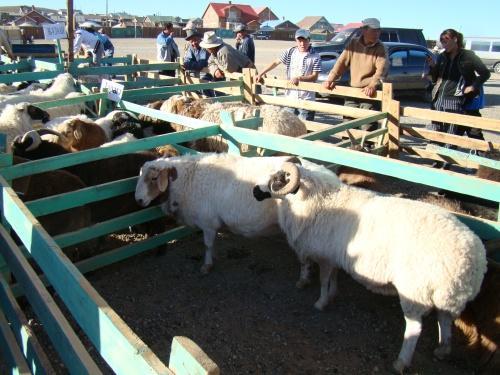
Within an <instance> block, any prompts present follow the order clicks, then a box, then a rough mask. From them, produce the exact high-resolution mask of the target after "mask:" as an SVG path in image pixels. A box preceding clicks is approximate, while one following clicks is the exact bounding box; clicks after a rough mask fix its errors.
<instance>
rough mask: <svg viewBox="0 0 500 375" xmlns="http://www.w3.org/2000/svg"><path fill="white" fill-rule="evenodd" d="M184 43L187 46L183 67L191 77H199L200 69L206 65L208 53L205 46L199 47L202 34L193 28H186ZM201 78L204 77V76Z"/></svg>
mask: <svg viewBox="0 0 500 375" xmlns="http://www.w3.org/2000/svg"><path fill="white" fill-rule="evenodd" d="M186 34H187V36H186V38H185V39H186V41H187V42H188V43H186V45H187V46H188V47H187V49H186V52H185V53H184V60H183V65H184V69H186V70H187V71H189V73H190V75H191V76H193V77H200V72H201V71H202V69H204V68H206V67H208V58H209V56H210V54H209V53H208V51H207V50H206V49H205V48H201V47H200V42H201V37H202V35H201V34H200V33H198V32H196V31H195V30H187V32H186ZM203 79H206V77H204V78H203Z"/></svg>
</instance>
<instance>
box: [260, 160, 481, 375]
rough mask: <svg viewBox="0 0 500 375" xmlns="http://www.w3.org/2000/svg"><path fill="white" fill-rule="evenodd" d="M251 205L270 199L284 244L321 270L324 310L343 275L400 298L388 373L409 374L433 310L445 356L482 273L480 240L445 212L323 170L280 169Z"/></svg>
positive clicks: (266, 176) (267, 176)
mask: <svg viewBox="0 0 500 375" xmlns="http://www.w3.org/2000/svg"><path fill="white" fill-rule="evenodd" d="M261 175H262V180H261V182H260V183H259V184H256V185H255V187H254V190H253V192H254V197H255V198H256V200H259V201H262V200H268V199H271V200H276V201H277V205H278V218H279V224H280V227H281V229H282V231H283V232H284V233H285V235H286V237H287V239H288V243H289V244H290V246H291V247H292V248H293V249H294V250H295V251H296V253H297V254H298V256H299V258H300V259H305V258H308V259H311V260H312V261H314V262H316V263H318V265H319V268H320V281H321V293H320V298H319V299H318V300H317V301H316V303H315V307H316V308H317V309H319V310H323V309H324V308H325V307H326V306H327V304H328V303H329V302H330V301H331V300H332V299H333V297H334V295H335V294H336V292H337V274H338V270H339V269H340V268H341V269H343V270H344V271H346V272H347V273H348V274H350V275H351V276H352V277H353V278H354V279H355V280H357V281H358V282H360V283H361V284H363V285H365V286H366V287H367V288H368V289H370V290H372V291H374V292H378V293H382V294H393V293H396V294H397V295H398V296H399V299H400V304H401V308H402V310H403V314H404V318H405V322H406V328H405V333H404V339H403V344H402V346H401V351H400V353H399V356H398V358H397V360H396V361H395V362H394V363H393V368H394V370H396V371H397V372H403V371H404V370H405V368H407V367H409V366H410V364H411V360H412V357H413V353H414V351H415V347H416V344H417V340H418V338H419V336H420V333H421V330H422V317H423V316H424V315H425V314H427V313H428V312H430V311H431V310H436V311H437V317H438V325H439V332H440V337H439V346H438V347H437V348H436V350H435V351H434V354H435V355H436V356H437V357H438V358H443V357H445V356H446V355H448V354H449V353H450V352H451V334H452V330H451V327H452V322H453V318H456V317H457V316H459V315H460V313H461V312H462V311H463V310H464V308H465V305H466V303H467V302H468V301H471V300H473V299H474V297H475V296H476V295H477V294H478V292H479V290H480V286H481V282H482V280H483V276H484V274H485V272H486V251H485V248H484V246H483V244H482V242H481V240H480V239H479V238H478V237H477V236H476V235H475V234H474V233H473V232H472V231H471V230H470V229H469V228H468V227H467V226H465V224H463V223H461V222H460V221H459V220H458V219H457V218H456V217H455V216H454V215H453V214H451V213H449V212H448V211H446V210H444V209H441V208H439V207H435V206H432V205H429V204H426V203H423V202H418V201H411V200H408V199H402V198H396V197H391V196H383V195H378V194H376V193H374V192H371V191H368V190H364V189H359V188H356V187H352V186H348V185H345V184H343V183H341V182H340V180H339V179H338V177H337V176H336V175H335V174H334V173H333V172H331V171H329V170H328V169H326V168H325V167H322V166H317V168H316V169H305V168H303V167H301V166H297V165H295V164H292V163H282V165H279V166H277V168H276V169H275V170H274V171H273V172H270V173H269V172H264V173H262V174H261Z"/></svg>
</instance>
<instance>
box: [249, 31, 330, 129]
mask: <svg viewBox="0 0 500 375" xmlns="http://www.w3.org/2000/svg"><path fill="white" fill-rule="evenodd" d="M295 43H296V45H295V46H294V47H292V48H289V49H287V50H285V51H283V52H282V53H281V56H280V57H279V58H278V59H276V60H275V61H273V62H272V63H271V64H270V65H269V66H268V67H266V68H265V69H264V70H263V71H262V72H261V73H259V74H258V75H257V77H256V81H257V82H259V81H260V80H261V79H262V78H263V77H264V76H265V74H266V73H267V72H269V71H271V70H273V69H274V68H276V67H277V66H278V65H279V64H285V66H286V77H287V79H288V80H289V81H290V83H291V84H293V85H294V86H297V85H298V84H299V83H300V82H315V81H316V80H317V79H318V75H319V72H320V71H321V61H320V57H319V55H318V54H317V53H315V52H314V50H313V49H312V47H311V33H310V32H309V30H305V29H298V30H297V31H296V32H295ZM286 95H287V97H288V98H290V99H293V100H297V99H300V100H313V101H314V100H316V93H315V92H314V91H303V90H295V89H293V90H287V91H286ZM290 110H291V111H293V112H294V113H295V114H298V116H299V118H300V119H302V120H308V121H313V120H314V115H315V113H314V111H309V110H306V109H299V108H290Z"/></svg>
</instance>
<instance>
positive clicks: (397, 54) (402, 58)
mask: <svg viewBox="0 0 500 375" xmlns="http://www.w3.org/2000/svg"><path fill="white" fill-rule="evenodd" d="M389 61H390V62H391V66H394V67H401V66H405V65H407V64H408V54H407V53H406V51H394V52H392V53H391V54H390V56H389Z"/></svg>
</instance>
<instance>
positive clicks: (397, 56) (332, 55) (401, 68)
mask: <svg viewBox="0 0 500 375" xmlns="http://www.w3.org/2000/svg"><path fill="white" fill-rule="evenodd" d="M384 46H385V47H386V49H387V56H388V59H389V72H388V74H387V78H386V79H385V82H390V83H392V85H393V86H392V87H393V90H394V92H395V94H396V95H398V94H403V93H407V94H412V95H413V94H417V95H423V96H424V98H425V99H426V100H429V96H430V95H429V93H430V89H431V81H430V79H429V77H428V75H427V73H428V71H429V66H428V64H427V58H428V57H432V58H433V59H435V57H434V55H433V53H432V52H431V51H429V50H428V49H427V48H425V47H422V46H419V45H416V44H409V43H396V42H384ZM319 55H320V56H321V73H320V74H319V78H318V82H323V81H325V80H326V79H327V77H328V73H329V72H330V70H332V68H333V66H334V65H335V62H336V61H337V58H338V56H339V54H338V52H337V51H332V52H329V51H327V50H325V49H324V48H323V49H322V51H320V52H319ZM339 84H341V85H348V84H349V71H347V72H345V73H344V75H343V76H342V78H341V79H340V82H339Z"/></svg>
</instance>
